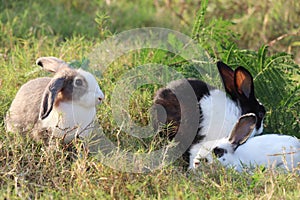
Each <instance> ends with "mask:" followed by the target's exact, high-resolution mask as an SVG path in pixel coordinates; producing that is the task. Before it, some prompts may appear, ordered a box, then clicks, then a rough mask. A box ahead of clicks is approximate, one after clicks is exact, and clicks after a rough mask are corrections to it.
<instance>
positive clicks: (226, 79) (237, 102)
mask: <svg viewBox="0 0 300 200" xmlns="http://www.w3.org/2000/svg"><path fill="white" fill-rule="evenodd" d="M217 67H218V70H219V73H220V76H221V78H222V81H223V85H224V87H225V91H226V92H224V91H222V90H219V89H216V88H214V87H212V86H210V85H208V84H206V83H205V82H203V81H200V80H196V79H187V80H176V81H173V82H171V83H170V84H168V85H167V87H165V88H161V89H159V90H158V91H157V93H156V95H155V97H154V111H155V112H153V113H154V120H153V121H154V127H155V128H157V127H158V126H159V124H169V123H171V124H172V125H173V131H172V132H171V133H170V134H169V135H168V136H167V137H168V138H169V139H170V140H172V139H173V138H174V137H175V136H176V134H177V131H178V129H179V127H180V125H181V124H182V120H183V119H182V116H183V115H185V116H186V115H187V114H186V113H192V112H196V110H197V109H198V110H197V112H200V119H199V126H198V132H197V135H196V137H195V134H191V133H188V132H184V131H183V132H184V133H180V134H183V135H186V136H185V137H186V138H187V137H194V138H193V141H192V145H191V146H193V145H194V144H196V143H198V142H201V141H202V142H205V141H211V140H216V139H219V138H224V137H227V136H228V135H229V134H230V132H231V130H232V128H233V127H234V125H235V124H236V122H237V121H238V119H239V117H240V116H241V115H244V114H246V113H254V114H255V115H256V117H257V121H256V125H255V128H254V129H253V132H252V133H251V136H254V135H259V134H260V133H262V131H263V119H264V116H265V113H266V110H265V108H264V106H263V105H262V104H261V103H260V102H259V101H258V100H257V99H256V97H255V94H254V84H253V77H252V76H251V74H250V72H249V71H248V70H247V69H245V68H244V67H238V68H237V69H235V70H232V69H231V68H230V67H229V66H227V65H226V64H225V63H223V62H221V61H219V62H217ZM184 81H185V82H186V81H188V83H189V84H190V86H191V87H192V89H193V91H194V95H195V96H196V98H197V102H196V104H197V105H192V106H191V105H188V104H186V103H185V104H180V103H179V101H178V98H177V96H178V95H175V94H180V93H184V91H183V89H182V87H183V84H182V83H183V82H184ZM183 96H184V95H183ZM193 102H194V101H193ZM191 103H192V101H191ZM196 107H197V109H196ZM155 108H156V109H155ZM190 116H193V115H192V114H191V115H190ZM184 120H185V121H188V120H189V119H184ZM191 135H193V136H191ZM189 139H190V138H189ZM181 140H182V139H181ZM200 140H201V141H200ZM180 142H181V141H180ZM183 157H184V159H185V160H187V161H188V160H189V149H188V150H187V151H186V152H185V154H184V155H183Z"/></svg>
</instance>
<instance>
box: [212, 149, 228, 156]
mask: <svg viewBox="0 0 300 200" xmlns="http://www.w3.org/2000/svg"><path fill="white" fill-rule="evenodd" d="M213 153H214V154H215V156H216V157H217V158H221V157H222V156H223V155H224V153H227V151H226V150H225V149H222V148H219V147H216V148H214V149H213Z"/></svg>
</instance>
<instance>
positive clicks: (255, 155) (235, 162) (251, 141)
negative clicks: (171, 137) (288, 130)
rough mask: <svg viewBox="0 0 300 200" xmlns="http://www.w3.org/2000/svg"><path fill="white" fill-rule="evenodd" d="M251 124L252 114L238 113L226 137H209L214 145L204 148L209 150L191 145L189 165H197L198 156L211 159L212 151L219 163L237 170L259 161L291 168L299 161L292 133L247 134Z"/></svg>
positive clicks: (297, 143) (299, 147) (298, 143)
mask: <svg viewBox="0 0 300 200" xmlns="http://www.w3.org/2000/svg"><path fill="white" fill-rule="evenodd" d="M255 124H256V116H255V115H254V114H252V113H249V114H246V115H243V116H241V117H240V119H239V121H238V122H237V123H236V125H235V127H234V129H233V130H232V132H231V134H230V136H229V137H228V138H224V139H220V140H216V141H210V142H211V144H210V145H214V147H213V148H211V147H210V149H208V152H209V153H207V152H204V153H203V149H202V148H203V146H202V148H199V150H200V151H198V152H197V150H196V149H193V152H197V154H194V155H193V156H191V161H192V160H193V162H191V163H190V168H195V167H197V165H198V164H199V159H201V158H205V159H206V160H208V161H209V162H211V161H212V157H213V155H214V156H215V157H216V158H217V160H218V161H219V162H220V163H221V164H222V165H224V166H226V167H233V168H234V169H236V170H237V171H239V172H240V171H242V170H243V169H244V168H246V167H255V166H261V165H262V166H264V167H267V168H275V167H280V168H283V169H285V170H286V171H292V170H293V169H295V168H296V167H297V166H298V165H299V164H300V141H299V140H298V139H297V138H296V137H293V136H289V135H279V134H265V135H260V136H255V137H251V138H249V137H250V134H251V132H252V130H253V129H254V127H255ZM199 145H200V144H199ZM202 145H203V144H202ZM205 154H206V155H205Z"/></svg>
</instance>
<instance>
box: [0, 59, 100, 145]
mask: <svg viewBox="0 0 300 200" xmlns="http://www.w3.org/2000/svg"><path fill="white" fill-rule="evenodd" d="M36 64H37V65H39V66H41V67H42V68H43V69H44V70H46V71H49V72H52V73H54V76H53V77H52V78H50V77H42V78H36V79H34V80H30V81H28V82H27V83H25V84H24V85H22V87H21V88H20V89H19V91H18V92H17V94H16V97H15V98H14V100H13V102H12V104H11V106H10V108H9V111H8V112H7V115H6V119H5V125H6V130H7V131H10V132H20V133H25V132H29V133H30V134H31V135H32V136H33V137H34V138H36V139H45V140H48V139H49V138H48V137H59V138H61V139H63V142H64V143H68V142H70V141H71V140H73V139H74V138H75V137H77V136H78V137H86V136H88V135H89V133H90V131H91V130H90V129H91V127H92V126H93V122H94V119H95V116H96V105H97V104H99V103H101V102H102V100H103V99H104V94H103V92H102V91H101V89H100V87H99V85H98V83H97V81H96V79H95V77H94V76H93V75H92V74H91V73H89V72H86V71H84V70H82V69H73V68H71V67H70V66H69V65H68V64H67V63H66V62H64V61H63V60H60V59H58V58H55V57H41V58H39V59H37V61H36Z"/></svg>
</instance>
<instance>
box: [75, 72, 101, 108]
mask: <svg viewBox="0 0 300 200" xmlns="http://www.w3.org/2000/svg"><path fill="white" fill-rule="evenodd" d="M77 72H78V73H79V74H80V75H82V76H83V77H84V78H85V80H86V81H87V83H88V91H87V93H85V94H84V95H83V96H82V97H81V98H80V101H79V102H78V105H80V106H82V107H87V108H90V107H95V105H97V104H99V103H101V101H100V99H102V100H103V99H104V94H103V92H102V91H101V89H100V87H99V85H98V82H97V80H96V79H95V77H94V76H93V75H92V74H91V73H89V72H86V71H84V70H82V69H78V70H77Z"/></svg>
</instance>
